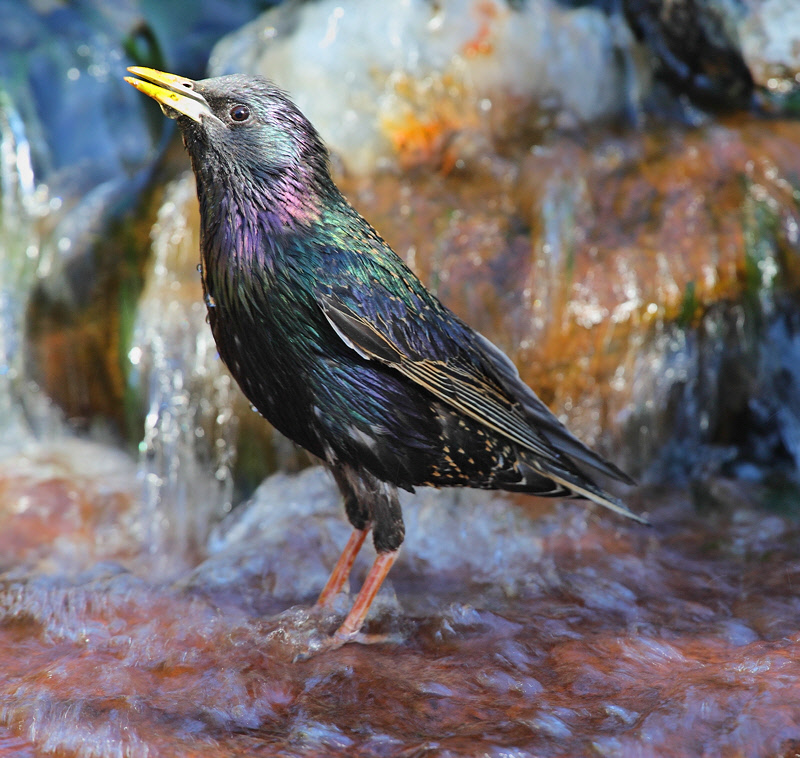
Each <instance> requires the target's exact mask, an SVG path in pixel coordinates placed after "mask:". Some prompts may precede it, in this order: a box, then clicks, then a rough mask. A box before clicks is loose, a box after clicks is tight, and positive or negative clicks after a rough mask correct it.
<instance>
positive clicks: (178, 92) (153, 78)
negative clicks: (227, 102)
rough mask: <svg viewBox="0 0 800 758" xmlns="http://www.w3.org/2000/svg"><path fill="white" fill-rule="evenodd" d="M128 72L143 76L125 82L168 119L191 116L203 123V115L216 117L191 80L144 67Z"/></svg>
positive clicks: (134, 68) (126, 79) (136, 67)
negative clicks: (151, 102) (158, 108)
mask: <svg viewBox="0 0 800 758" xmlns="http://www.w3.org/2000/svg"><path fill="white" fill-rule="evenodd" d="M128 71H130V72H131V73H132V74H135V75H136V76H140V77H141V79H134V78H133V77H132V76H126V77H125V81H126V82H128V84H132V85H133V86H134V87H136V89H138V90H139V92H143V93H144V94H145V95H149V96H150V97H152V98H153V100H155V101H156V102H157V103H158V104H159V105H160V106H161V110H162V111H164V115H165V116H169V118H178V117H179V116H188V117H189V118H190V119H192V120H193V121H196V122H197V123H198V124H199V123H202V122H201V118H202V117H203V116H211V117H212V118H214V114H213V112H212V111H211V108H209V106H208V103H207V102H206V100H205V98H204V97H203V96H202V95H200V94H198V93H197V92H195V91H194V86H195V84H194V82H193V81H192V80H191V79H186V78H184V77H182V76H176V75H175V74H166V73H164V72H163V71H156V70H155V69H154V68H144V67H142V66H131V67H130V68H129V69H128ZM142 79H145V80H146V81H142Z"/></svg>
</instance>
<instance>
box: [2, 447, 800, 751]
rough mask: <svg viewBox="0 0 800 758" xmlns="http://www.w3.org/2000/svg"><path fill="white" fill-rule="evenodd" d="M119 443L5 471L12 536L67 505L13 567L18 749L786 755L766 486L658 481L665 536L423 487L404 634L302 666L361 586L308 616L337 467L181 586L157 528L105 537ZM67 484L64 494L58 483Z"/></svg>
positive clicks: (791, 679) (794, 703)
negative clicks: (758, 495)
mask: <svg viewBox="0 0 800 758" xmlns="http://www.w3.org/2000/svg"><path fill="white" fill-rule="evenodd" d="M115 455H116V454H113V455H112V456H111V458H106V457H105V456H106V453H105V452H104V451H102V450H101V449H99V448H97V447H95V448H93V449H92V450H89V449H86V448H82V449H81V448H76V449H75V450H73V451H72V453H71V454H70V453H66V452H65V453H61V458H60V459H59V460H60V463H59V464H58V465H57V466H56V465H55V464H54V463H53V462H52V461H51V462H48V461H47V459H46V458H42V457H41V456H40V457H39V458H38V459H37V460H36V461H34V459H33V458H31V459H30V461H34V462H29V463H27V464H26V466H27V468H25V467H23V469H22V470H20V469H19V467H11V468H7V469H4V470H3V471H2V472H0V475H1V478H2V482H3V484H2V486H0V513H1V514H2V519H3V525H4V529H3V533H5V531H6V529H8V528H9V527H11V528H15V527H14V523H15V522H17V521H20V520H23V521H24V520H25V519H26V518H27V516H26V508H22V507H20V506H21V505H24V504H33V502H34V501H35V502H36V506H35V508H33V510H34V511H35V512H40V513H45V512H46V513H48V514H50V515H53V514H56V513H61V516H60V517H59V518H60V519H62V520H63V522H64V523H63V526H62V527H61V528H60V529H59V532H60V534H61V537H60V540H57V541H55V542H54V541H52V540H50V539H49V538H48V537H47V534H46V533H43V538H42V539H41V541H40V542H39V543H38V547H37V548H36V554H35V555H34V554H33V553H31V552H30V548H29V547H22V548H21V549H18V550H17V552H16V553H12V555H13V556H14V557H15V559H16V560H17V561H18V565H17V566H16V567H14V568H11V569H10V570H6V571H4V572H3V573H0V642H2V644H0V665H2V670H3V672H4V676H3V677H2V680H0V714H2V720H3V722H4V724H5V727H4V729H5V731H0V739H2V740H3V742H2V745H0V747H2V748H5V747H6V746H11V747H13V749H18V750H21V751H24V750H29V751H31V754H34V752H35V751H40V752H59V753H61V754H64V755H67V756H81V757H83V756H90V755H109V754H130V755H145V754H159V755H188V754H192V755H203V756H209V757H212V756H223V755H245V754H247V755H252V754H255V753H260V752H265V751H266V752H268V753H270V754H281V753H286V754H292V755H298V756H312V755H319V754H322V753H324V754H325V755H331V756H338V755H342V756H344V755H348V756H349V755H353V754H354V753H358V754H365V755H375V754H378V755H405V754H408V753H409V752H411V751H419V750H421V749H424V750H428V751H430V750H434V751H436V752H443V753H444V752H447V753H453V754H474V753H475V752H480V753H487V754H493V753H497V754H512V755H541V756H550V755H552V756H557V755H564V754H571V755H582V754H587V753H589V752H592V751H594V752H600V753H602V754H607V755H615V756H617V755H620V756H626V755H631V756H633V755H641V754H643V753H650V752H655V753H658V754H671V753H674V754H681V755H691V754H727V753H740V754H743V755H764V756H766V755H776V754H782V753H784V752H786V751H787V750H789V748H790V747H791V745H793V744H794V743H795V741H796V740H797V739H798V738H800V735H798V732H797V725H796V719H795V718H794V715H795V714H796V713H797V709H798V708H800V700H798V697H797V692H798V689H800V688H799V687H798V683H800V667H798V665H797V658H798V640H797V639H796V637H797V634H796V629H797V625H798V623H800V606H798V603H797V602H796V599H795V594H796V593H795V591H794V588H795V585H796V582H797V575H798V571H800V564H798V562H797V560H796V554H797V550H798V548H799V547H800V531H799V530H798V528H797V524H796V523H794V522H793V521H790V520H787V519H786V518H784V517H781V516H776V515H773V514H765V513H762V512H759V511H757V510H754V509H753V508H752V504H750V503H748V502H740V503H738V504H737V507H736V509H735V510H732V511H722V512H720V511H716V512H713V513H707V514H706V515H704V516H698V515H696V514H693V513H692V512H691V510H690V509H689V508H688V503H687V500H686V498H685V496H683V495H681V494H679V493H675V492H673V493H661V494H659V493H657V492H656V491H655V490H649V491H642V492H640V493H638V495H637V496H636V497H635V499H634V502H632V505H633V507H635V508H638V509H640V510H641V509H642V507H643V504H644V503H646V504H647V505H646V508H647V509H648V510H649V511H650V515H651V517H652V519H653V522H654V524H655V527H654V528H652V529H646V528H644V527H640V526H637V525H633V524H630V523H628V522H620V521H618V520H615V519H613V518H611V517H602V518H601V517H599V514H595V513H593V512H592V510H591V509H587V508H586V507H585V506H583V505H580V504H578V503H570V504H562V505H555V506H554V505H553V504H552V503H548V504H547V505H546V506H544V507H543V508H540V507H539V505H538V501H535V500H532V499H530V498H524V497H518V498H514V501H513V502H512V501H511V500H509V499H507V498H503V497H497V496H496V495H493V494H492V493H486V492H470V491H463V492H460V491H457V490H451V491H442V492H436V491H433V490H423V491H420V492H419V493H418V495H417V496H411V495H408V496H405V497H404V500H403V507H404V511H405V514H406V521H407V524H408V527H409V529H408V532H407V543H406V546H405V548H404V551H403V554H402V559H401V560H400V561H399V562H398V563H397V564H396V566H395V569H394V571H393V572H392V575H391V580H390V583H389V584H387V586H386V587H384V589H383V590H382V592H381V595H380V597H379V602H378V603H376V605H375V607H374V610H373V613H372V614H371V615H370V618H369V620H368V626H369V629H370V631H372V632H374V633H376V634H381V635H384V639H385V641H384V642H382V643H379V644H375V645H372V646H362V645H348V646H345V647H344V648H342V649H340V650H337V651H334V652H332V653H328V654H324V655H320V656H317V657H313V658H311V659H310V660H307V661H305V662H301V663H292V659H293V658H294V656H295V654H296V653H297V652H298V651H299V650H302V649H304V647H305V646H307V645H308V644H309V643H311V642H313V641H314V640H315V639H318V638H319V636H320V635H324V634H326V633H328V632H329V631H330V630H331V629H333V628H335V625H336V623H337V622H338V621H339V620H340V619H341V615H342V613H343V612H344V608H346V606H347V602H348V601H347V598H345V597H343V596H342V597H340V598H339V603H338V606H337V607H336V608H334V610H333V611H332V612H330V613H328V612H326V613H323V614H319V613H315V612H313V611H311V610H310V609H309V607H308V604H309V602H310V601H311V599H313V596H314V595H315V594H316V592H317V591H318V590H319V589H320V587H321V586H322V583H323V582H324V579H325V574H326V572H327V569H328V568H329V565H330V563H332V562H333V561H334V560H335V556H336V552H337V549H338V548H339V547H341V544H342V543H343V542H344V540H345V539H346V536H347V532H348V527H347V525H346V523H345V520H344V516H343V514H342V509H341V506H340V504H339V503H338V496H337V494H336V489H335V485H334V483H333V481H332V479H331V478H330V477H329V475H328V474H327V473H326V472H324V471H322V470H321V469H310V470H308V471H306V472H303V473H302V474H300V475H296V476H287V475H277V476H276V477H274V478H273V479H270V480H268V481H266V482H265V483H264V484H263V486H262V487H261V488H259V491H258V492H257V493H256V494H255V496H254V497H253V498H252V499H251V500H250V501H249V502H248V503H246V504H245V505H243V506H242V507H241V508H240V509H239V510H238V511H235V512H234V513H232V514H230V515H229V516H228V517H226V519H225V520H224V521H223V522H222V523H221V524H220V525H219V526H218V528H217V530H216V532H215V535H214V537H213V539H212V541H211V543H210V545H209V555H208V558H207V559H206V560H205V561H204V562H203V563H201V564H200V565H199V566H198V567H197V568H196V569H194V570H191V571H188V572H185V573H184V574H182V575H181V576H180V577H179V579H178V581H173V580H171V579H170V578H169V574H165V573H163V572H162V571H160V570H159V568H158V567H157V566H156V565H155V564H154V563H153V560H152V559H153V556H152V555H151V554H150V553H149V551H148V550H147V546H146V544H145V545H141V544H140V545H139V547H138V548H137V546H136V543H135V541H131V540H129V539H122V540H116V541H115V540H113V539H111V540H109V539H106V538H102V539H99V540H92V539H91V535H92V534H93V533H95V534H102V533H103V531H104V528H105V527H104V526H102V524H103V517H102V516H101V514H102V513H103V512H104V511H105V509H106V508H107V504H108V498H109V497H115V496H114V495H112V493H114V492H117V493H119V492H121V491H124V490H125V489H126V488H127V487H128V486H129V484H126V482H129V479H128V474H127V473H126V470H127V468H128V465H129V464H125V465H122V466H120V465H119V464H118V463H115V462H114V460H116V459H115V457H114V456H115ZM104 460H105V461H106V463H103V461H104ZM90 462H93V465H92V463H90ZM87 464H88V465H87ZM78 472H81V473H78ZM115 472H118V473H115ZM53 475H57V476H61V477H63V478H64V479H63V481H64V484H63V485H62V490H59V488H58V487H52V486H51V487H50V488H49V489H46V488H45V489H42V487H41V484H40V483H41V482H47V481H53ZM118 477H119V478H118ZM23 479H27V480H28V481H29V482H36V483H39V484H34V486H33V487H32V488H31V489H29V490H28V494H29V495H31V496H32V498H30V499H27V500H26V499H24V496H23V498H22V499H21V497H20V495H21V494H22V490H23V489H24V485H22V484H21V481H22V480H23ZM15 481H16V482H17V484H14V482H15ZM115 481H116V484H115V483H114V482H115ZM15 487H17V488H19V489H18V490H15ZM64 489H65V490H67V491H72V492H74V493H76V494H75V496H74V497H73V498H72V502H73V503H75V504H79V506H78V507H74V506H70V507H66V508H65V507H63V506H62V505H60V504H61V503H63V502H64V498H63V496H62V495H61V494H59V493H60V491H63V490H64ZM90 492H93V493H95V494H94V495H92V496H90V497H88V498H87V497H86V494H87V493H90ZM722 492H723V490H719V491H718V494H719V493H722ZM721 496H722V495H721ZM104 499H105V500H104ZM126 503H128V504H127V505H125V506H124V507H122V509H121V511H122V512H123V513H124V512H126V510H128V509H130V508H131V501H130V500H127V499H126ZM27 510H30V508H29V509H27ZM133 510H135V504H134V505H133ZM116 516H117V517H118V516H119V513H117V514H116ZM99 517H100V520H99V521H98V518H99ZM98 524H99V528H98ZM64 527H66V528H64ZM69 546H71V547H69ZM368 560H369V555H365V556H363V557H362V562H361V564H359V565H358V566H357V568H356V572H355V576H354V584H357V583H358V582H359V581H360V580H361V577H362V575H363V571H364V568H365V563H366V562H367V561H368ZM354 589H355V588H354ZM22 651H24V654H21V652H22ZM23 754H24V753H23Z"/></svg>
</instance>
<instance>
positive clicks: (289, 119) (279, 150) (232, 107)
mask: <svg viewBox="0 0 800 758" xmlns="http://www.w3.org/2000/svg"><path fill="white" fill-rule="evenodd" d="M128 71H130V72H131V73H132V74H135V75H136V76H137V77H140V78H138V79H136V78H134V77H130V76H129V77H126V78H125V80H126V81H127V82H129V83H130V84H132V85H133V86H134V87H136V89H138V90H139V91H140V92H143V93H144V94H146V95H149V96H150V97H152V98H153V99H154V100H156V101H157V102H158V103H159V104H160V105H161V109H162V110H163V111H164V113H165V115H167V116H169V117H170V118H174V119H177V121H178V126H179V127H180V129H181V132H182V133H183V138H184V143H185V144H186V148H187V150H188V151H189V154H190V156H191V158H192V161H193V163H194V165H195V170H200V171H201V172H202V170H203V168H204V167H209V168H214V167H216V168H222V169H223V170H225V169H227V170H228V171H230V172H231V173H234V174H236V175H240V174H241V173H242V172H246V173H247V174H249V175H250V176H261V177H264V178H265V179H268V178H269V177H270V176H276V175H281V174H284V173H294V172H295V171H297V170H299V169H301V168H303V167H305V168H311V169H312V170H316V171H320V170H321V171H322V172H323V173H327V150H326V149H325V147H324V145H323V144H322V141H321V140H320V137H319V135H318V134H317V132H316V130H315V129H314V127H313V126H312V125H311V124H310V123H309V121H308V119H306V118H305V116H303V114H302V113H301V112H300V111H299V110H298V109H297V107H296V106H295V105H294V103H292V101H291V100H290V99H289V98H288V97H287V96H286V94H285V93H284V92H282V91H281V90H280V89H279V88H278V87H276V86H275V85H274V84H273V83H272V82H270V81H269V80H267V79H264V78H263V77H260V76H244V75H241V74H235V75H232V76H220V77H216V78H214V79H201V80H198V81H194V80H192V79H186V78H184V77H182V76H176V75H175V74H167V73H164V72H162V71H156V70H154V69H151V68H143V67H139V66H134V67H131V68H129V69H128Z"/></svg>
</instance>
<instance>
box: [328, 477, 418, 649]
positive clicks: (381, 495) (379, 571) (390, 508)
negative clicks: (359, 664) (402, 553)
mask: <svg viewBox="0 0 800 758" xmlns="http://www.w3.org/2000/svg"><path fill="white" fill-rule="evenodd" d="M348 515H349V513H348ZM372 519H373V526H372V528H373V535H372V537H373V541H374V543H375V549H376V550H377V551H378V557H377V558H376V559H375V563H373V564H372V568H371V569H370V570H369V573H368V574H367V578H366V579H365V580H364V586H363V587H362V588H361V591H360V592H359V593H358V597H357V598H356V601H355V603H353V607H352V608H351V609H350V613H348V614H347V618H345V620H344V621H343V622H342V625H341V626H340V627H339V628H338V629H337V630H336V633H335V634H334V635H333V639H334V641H335V642H334V644H336V645H337V646H338V645H343V644H344V643H345V642H349V641H350V640H352V639H354V638H355V637H356V636H357V635H358V633H359V632H360V630H361V625H362V624H363V623H364V620H365V619H366V618H367V613H369V607H370V606H371V605H372V601H373V600H374V599H375V596H376V595H377V594H378V590H379V589H380V588H381V585H382V584H383V580H384V579H386V575H387V574H388V573H389V570H390V569H391V568H392V564H394V562H395V560H396V559H397V554H398V551H399V550H400V545H401V544H403V537H404V536H405V527H404V526H403V514H402V511H401V510H400V501H399V500H398V498H397V489H396V488H394V487H392V486H390V485H387V484H380V485H378V486H376V488H375V491H374V494H373V499H372ZM351 520H352V519H351Z"/></svg>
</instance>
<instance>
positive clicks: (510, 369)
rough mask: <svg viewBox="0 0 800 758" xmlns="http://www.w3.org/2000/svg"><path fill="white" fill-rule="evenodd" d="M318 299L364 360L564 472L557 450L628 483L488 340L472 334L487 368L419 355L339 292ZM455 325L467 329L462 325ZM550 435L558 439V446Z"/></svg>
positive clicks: (456, 359) (340, 332)
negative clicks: (393, 371)
mask: <svg viewBox="0 0 800 758" xmlns="http://www.w3.org/2000/svg"><path fill="white" fill-rule="evenodd" d="M318 299H319V302H320V305H321V307H322V311H323V313H324V314H325V317H326V318H327V320H328V322H329V323H330V325H331V326H332V327H333V329H334V330H335V332H336V333H337V334H338V335H339V337H340V338H341V339H342V340H343V341H344V342H345V344H347V345H348V346H349V347H350V348H352V349H353V350H355V351H356V352H357V353H358V354H359V355H361V356H362V357H363V358H367V359H372V360H378V361H380V362H382V363H384V364H387V365H389V366H391V367H393V368H394V369H396V370H397V371H399V372H400V373H401V374H403V375H404V376H406V377H408V378H409V379H410V380H411V381H413V382H415V383H416V384H418V385H420V386H422V387H425V388H426V389H427V390H428V391H429V392H431V393H432V394H433V395H434V396H436V397H437V398H439V399H440V400H442V401H444V402H445V403H447V404H448V405H450V406H451V407H453V408H455V409H457V410H458V411H460V412H461V413H463V414H464V415H465V416H468V417H470V418H472V419H475V420H476V421H478V422H480V423H481V424H484V425H485V426H487V427H488V428H490V429H492V430H494V431H495V432H497V433H498V434H501V435H502V436H504V437H506V438H507V439H509V440H511V441H512V442H515V443H517V444H518V445H520V446H521V447H523V448H525V449H527V450H530V451H531V452H533V453H534V454H535V455H536V456H538V457H539V458H541V459H542V460H543V461H544V462H549V463H551V464H553V465H554V466H557V467H558V468H563V466H564V465H565V461H564V459H563V457H562V456H560V455H559V450H560V449H563V452H564V453H566V454H567V455H569V456H572V455H574V456H575V457H576V458H577V459H578V461H580V462H584V463H587V464H588V465H590V466H592V467H593V468H596V469H598V470H601V471H603V472H604V473H607V474H609V475H610V476H612V477H614V478H618V479H620V478H621V479H623V480H627V477H626V476H625V474H623V473H622V472H621V471H620V470H619V469H617V468H616V467H615V466H613V465H612V464H608V463H607V462H606V461H604V460H603V459H602V458H600V457H599V456H597V455H596V454H595V453H593V452H592V451H591V450H589V449H588V448H586V447H585V446H584V445H583V444H582V443H581V442H580V441H579V440H577V439H576V438H575V437H573V436H572V435H571V434H570V433H569V432H568V431H567V429H566V428H565V427H564V426H563V425H562V424H561V423H560V422H559V421H558V419H556V418H555V416H553V414H552V413H551V412H550V411H549V410H548V409H547V407H546V406H545V405H544V403H542V402H541V400H539V398H538V397H536V395H535V394H534V393H533V392H532V391H531V390H530V388H528V387H527V386H526V385H525V384H523V382H522V381H521V380H520V379H519V376H518V374H517V371H516V368H514V365H513V364H512V363H511V361H509V359H508V358H507V357H506V356H505V355H504V354H503V353H502V352H501V351H500V350H499V349H498V348H497V347H495V346H494V345H493V344H492V343H491V342H489V340H487V339H486V338H485V337H483V336H481V335H478V334H477V333H476V332H473V331H471V330H469V334H470V336H471V337H472V338H473V339H472V341H473V345H472V346H473V347H474V348H476V350H477V352H478V354H480V355H481V357H482V358H484V361H483V363H484V364H486V365H484V366H481V365H480V364H479V363H477V362H474V361H469V360H464V359H460V357H459V356H458V355H457V354H455V355H451V356H448V357H447V358H446V359H433V358H425V357H420V356H418V355H415V351H413V350H411V349H408V347H407V346H405V345H401V344H398V343H399V342H400V340H398V339H397V335H395V334H390V333H389V332H390V330H389V329H387V328H381V327H380V326H378V325H377V324H376V323H375V321H376V319H372V318H367V317H366V316H364V315H361V314H359V313H356V312H355V311H354V310H353V309H352V308H351V307H349V306H348V305H347V304H345V303H343V302H342V301H341V300H340V299H339V298H338V297H336V295H335V294H320V295H318ZM454 323H455V319H454ZM457 323H458V325H459V326H461V327H462V328H463V325H462V324H461V322H457ZM429 328H430V327H429ZM489 366H491V367H492V368H494V371H492V372H491V373H490V372H489V371H487V370H486V369H487V368H489ZM532 422H533V423H532ZM539 430H541V432H544V434H542V433H541V432H540V431H539ZM551 436H553V437H555V438H556V440H557V441H556V442H555V445H554V444H553V441H551V440H550V437H551Z"/></svg>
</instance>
